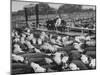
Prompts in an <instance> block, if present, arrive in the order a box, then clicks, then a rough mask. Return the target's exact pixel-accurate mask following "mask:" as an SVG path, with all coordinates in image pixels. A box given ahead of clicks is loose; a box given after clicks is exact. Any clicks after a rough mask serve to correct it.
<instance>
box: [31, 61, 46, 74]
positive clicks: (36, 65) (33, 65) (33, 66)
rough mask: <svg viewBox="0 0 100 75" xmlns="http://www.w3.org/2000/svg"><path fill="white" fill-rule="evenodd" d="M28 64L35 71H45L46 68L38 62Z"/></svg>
mask: <svg viewBox="0 0 100 75" xmlns="http://www.w3.org/2000/svg"><path fill="white" fill-rule="evenodd" d="M30 66H31V67H32V68H33V70H34V71H35V72H46V69H45V68H43V67H41V66H40V65H39V64H36V63H34V62H32V63H31V64H30Z"/></svg>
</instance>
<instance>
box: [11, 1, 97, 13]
mask: <svg viewBox="0 0 100 75" xmlns="http://www.w3.org/2000/svg"><path fill="white" fill-rule="evenodd" d="M29 4H34V2H24V1H12V11H13V12H16V11H18V10H22V9H23V8H24V6H25V5H29ZM61 5H62V4H53V3H52V4H51V3H49V6H50V7H53V8H56V9H58V8H59V7H60V6H61ZM82 8H83V9H89V8H93V9H95V7H94V6H87V5H84V6H82Z"/></svg>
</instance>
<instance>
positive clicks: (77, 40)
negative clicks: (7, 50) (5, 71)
mask: <svg viewBox="0 0 100 75" xmlns="http://www.w3.org/2000/svg"><path fill="white" fill-rule="evenodd" d="M11 49H12V50H11V63H12V64H11V68H12V70H11V72H12V74H25V73H38V72H39V73H41V72H60V71H75V70H92V69H96V36H95V34H88V33H87V34H85V35H77V36H70V35H65V34H58V33H53V32H52V33H50V32H44V31H38V30H36V29H30V28H27V27H26V28H24V29H21V30H20V29H17V28H16V29H12V32H11Z"/></svg>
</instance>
